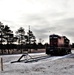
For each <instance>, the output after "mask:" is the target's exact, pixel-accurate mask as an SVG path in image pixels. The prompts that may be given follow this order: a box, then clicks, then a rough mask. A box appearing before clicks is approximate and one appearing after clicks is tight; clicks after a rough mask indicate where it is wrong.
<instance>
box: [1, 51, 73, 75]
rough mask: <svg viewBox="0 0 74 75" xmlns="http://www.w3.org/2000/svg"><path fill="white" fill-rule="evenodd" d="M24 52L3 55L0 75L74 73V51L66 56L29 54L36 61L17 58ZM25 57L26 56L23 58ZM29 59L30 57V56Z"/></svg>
mask: <svg viewBox="0 0 74 75" xmlns="http://www.w3.org/2000/svg"><path fill="white" fill-rule="evenodd" d="M21 55H22V54H18V55H3V56H0V57H2V58H3V69H4V71H1V69H0V75H74V51H73V50H72V54H68V55H65V56H53V57H50V56H48V55H46V54H45V53H31V54H29V55H30V56H31V57H32V58H37V61H36V59H32V60H35V61H32V62H28V63H25V61H23V62H16V63H11V62H12V61H15V60H17V59H18V58H19V57H20V56H21ZM23 59H24V58H23ZM28 59H29V58H28Z"/></svg>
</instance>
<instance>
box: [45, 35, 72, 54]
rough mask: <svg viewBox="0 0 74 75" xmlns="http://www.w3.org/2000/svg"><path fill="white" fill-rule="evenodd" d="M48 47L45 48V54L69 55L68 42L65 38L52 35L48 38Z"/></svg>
mask: <svg viewBox="0 0 74 75" xmlns="http://www.w3.org/2000/svg"><path fill="white" fill-rule="evenodd" d="M49 40H50V46H48V47H46V54H51V55H65V54H69V53H71V47H70V40H69V39H68V38H67V37H66V36H59V35H55V34H52V35H50V36H49Z"/></svg>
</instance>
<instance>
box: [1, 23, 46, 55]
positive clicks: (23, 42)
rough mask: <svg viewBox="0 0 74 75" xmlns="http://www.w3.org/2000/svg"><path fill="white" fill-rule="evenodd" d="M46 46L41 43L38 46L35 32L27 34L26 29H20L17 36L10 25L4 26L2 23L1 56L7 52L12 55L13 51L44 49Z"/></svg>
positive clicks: (29, 31)
mask: <svg viewBox="0 0 74 75" xmlns="http://www.w3.org/2000/svg"><path fill="white" fill-rule="evenodd" d="M44 47H45V45H42V43H41V42H39V43H38V44H37V43H36V37H35V35H34V34H33V32H32V31H31V30H30V26H29V30H28V32H27V34H26V33H25V29H24V28H23V27H20V28H18V30H16V32H15V35H14V33H13V31H12V30H11V29H10V27H9V26H8V25H4V24H3V23H2V22H0V50H1V54H3V52H4V51H5V50H8V54H9V53H10V50H11V49H13V50H14V49H16V50H20V51H21V53H22V50H27V49H35V50H37V49H38V48H44Z"/></svg>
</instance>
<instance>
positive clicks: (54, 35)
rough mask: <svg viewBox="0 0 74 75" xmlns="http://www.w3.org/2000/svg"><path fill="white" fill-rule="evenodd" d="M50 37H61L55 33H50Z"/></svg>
mask: <svg viewBox="0 0 74 75" xmlns="http://www.w3.org/2000/svg"><path fill="white" fill-rule="evenodd" d="M50 37H57V38H61V36H59V35H56V34H52V35H50Z"/></svg>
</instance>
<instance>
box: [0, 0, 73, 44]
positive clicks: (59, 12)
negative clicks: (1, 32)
mask: <svg viewBox="0 0 74 75" xmlns="http://www.w3.org/2000/svg"><path fill="white" fill-rule="evenodd" d="M0 21H1V22H3V23H4V24H5V25H6V24H7V25H9V26H10V27H11V29H12V30H13V31H14V32H15V31H16V30H17V29H18V28H19V27H24V29H25V30H26V31H27V29H28V26H29V25H30V27H31V30H32V31H33V33H34V35H35V36H36V37H37V39H39V38H42V39H43V40H44V42H48V35H50V34H59V35H65V36H67V37H68V38H69V39H70V40H71V43H72V42H74V0H0Z"/></svg>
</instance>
